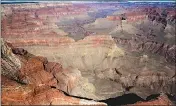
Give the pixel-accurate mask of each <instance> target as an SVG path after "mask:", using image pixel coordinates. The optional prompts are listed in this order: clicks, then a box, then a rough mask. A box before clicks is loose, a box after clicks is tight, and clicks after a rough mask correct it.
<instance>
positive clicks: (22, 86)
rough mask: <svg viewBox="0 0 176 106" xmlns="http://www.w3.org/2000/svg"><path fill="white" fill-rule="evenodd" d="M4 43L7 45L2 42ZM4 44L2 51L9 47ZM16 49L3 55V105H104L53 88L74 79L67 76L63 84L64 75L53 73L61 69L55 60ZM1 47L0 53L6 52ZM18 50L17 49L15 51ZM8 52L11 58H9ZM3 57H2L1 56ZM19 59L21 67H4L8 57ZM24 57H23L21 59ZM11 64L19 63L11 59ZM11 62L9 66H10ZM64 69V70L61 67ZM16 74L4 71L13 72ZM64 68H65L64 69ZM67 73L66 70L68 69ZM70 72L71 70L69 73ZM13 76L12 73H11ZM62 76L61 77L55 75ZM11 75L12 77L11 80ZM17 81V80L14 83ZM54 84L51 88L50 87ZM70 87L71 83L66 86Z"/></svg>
mask: <svg viewBox="0 0 176 106" xmlns="http://www.w3.org/2000/svg"><path fill="white" fill-rule="evenodd" d="M2 44H3V47H4V45H6V43H5V42H2ZM5 47H6V48H3V50H4V51H7V50H11V48H10V47H9V46H8V45H6V46H5ZM13 49H14V50H16V51H15V52H14V53H15V54H16V55H15V54H13V52H12V51H11V55H5V56H6V57H4V58H5V59H7V64H1V66H2V67H4V68H3V69H2V75H1V78H2V104H4V105H106V104H104V103H99V102H95V101H88V100H83V99H77V98H73V97H68V96H65V94H64V93H63V92H62V91H60V90H58V89H56V88H59V89H61V90H63V89H62V88H63V87H67V86H69V84H72V85H73V86H75V85H76V83H77V82H73V81H74V80H73V79H72V77H68V79H67V80H66V81H71V82H69V83H67V82H65V84H66V85H62V83H61V82H58V81H62V80H64V79H65V77H64V75H62V74H60V75H61V76H58V77H55V76H57V75H59V73H62V72H63V71H64V70H63V69H62V67H61V65H60V64H58V63H52V62H48V61H47V59H46V58H44V57H39V56H29V57H26V55H24V54H21V52H19V51H24V50H21V49H17V48H16V49H15V48H13ZM4 51H3V52H2V54H5V53H6V52H5V53H4ZM17 51H18V52H17ZM11 56H13V57H12V59H11ZM4 58H3V59H4ZM9 58H10V59H11V60H12V62H13V61H14V60H17V59H18V61H19V63H22V64H21V68H18V69H16V70H6V67H8V64H9V63H10V62H11V61H9V60H8V59H9ZM20 60H23V61H20ZM14 66H18V64H15V63H14ZM14 66H9V68H13V67H14ZM62 70H63V71H62ZM13 71H15V72H14V73H15V74H4V73H7V72H9V73H12V72H13ZM64 72H67V71H64ZM68 74H69V73H68ZM70 75H71V74H70ZM14 76H15V77H14ZM60 77H62V78H63V79H58V78H60ZM11 79H12V80H11ZM17 81H18V82H19V83H17ZM52 87H54V88H52ZM69 87H70V86H69Z"/></svg>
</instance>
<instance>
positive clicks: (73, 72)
mask: <svg viewBox="0 0 176 106" xmlns="http://www.w3.org/2000/svg"><path fill="white" fill-rule="evenodd" d="M102 5H103V6H104V7H103V8H107V9H109V8H112V7H115V6H114V4H111V5H110V4H107V5H105V4H85V5H81V4H75V5H73V4H63V5H62V4H53V3H51V4H50V3H49V4H48V3H41V4H40V3H36V4H35V3H34V4H30V6H29V5H28V4H25V5H22V4H18V5H17V4H16V5H15V4H12V5H3V11H2V13H3V14H2V15H3V18H2V20H1V23H2V37H3V39H2V38H1V56H2V57H1V67H2V74H1V77H2V104H4V105H107V104H105V103H102V102H98V101H101V100H103V102H104V101H106V100H107V99H110V98H118V97H121V96H124V95H127V94H131V93H133V94H136V95H138V96H140V98H141V99H143V100H144V101H141V102H137V103H136V104H134V105H138V104H139V105H142V104H162V103H163V104H166V105H170V104H171V103H170V101H169V98H167V96H166V95H161V96H160V97H159V98H158V99H157V100H152V101H147V99H146V98H147V97H148V96H150V95H152V94H168V95H171V96H175V95H176V94H175V89H176V84H175V83H176V75H175V62H176V58H175V57H176V55H175V51H176V46H175V44H173V45H172V44H168V43H167V42H166V41H165V38H168V37H170V36H171V37H173V32H174V30H173V25H172V24H171V23H174V19H172V18H174V17H172V18H171V17H170V18H169V19H168V20H167V18H166V14H165V12H164V11H163V12H162V14H160V16H159V17H156V15H157V14H158V13H160V12H157V11H154V10H151V11H149V12H146V14H147V15H148V19H149V20H150V21H149V20H148V19H147V22H149V24H148V25H150V24H151V25H153V26H152V27H156V26H158V27H156V29H157V28H158V29H157V31H159V32H161V33H166V32H168V35H167V36H165V35H164V36H163V35H161V36H160V35H159V34H158V35H157V34H156V33H153V30H155V28H153V29H152V28H151V30H150V31H148V32H146V33H144V34H141V33H139V32H140V31H141V30H143V29H144V28H141V29H140V28H138V27H136V26H137V25H136V26H135V25H133V24H132V23H129V22H127V23H124V25H125V26H124V27H126V29H124V30H123V34H122V33H118V32H119V31H120V30H121V29H118V28H116V26H117V25H116V24H117V23H118V22H113V21H112V20H113V17H111V16H110V15H109V17H107V18H99V19H94V18H95V17H96V16H95V17H94V18H92V17H90V16H89V15H88V12H91V11H94V9H96V8H99V9H103V8H102V7H101V6H102ZM31 6H32V7H31ZM97 6H98V7H97ZM30 7H31V8H30ZM100 7H101V8H100ZM130 9H133V8H129V9H127V10H128V11H130ZM142 9H143V7H140V9H139V11H134V13H138V12H139V13H140V14H136V15H135V14H130V12H128V14H127V15H128V19H132V20H133V19H134V20H135V21H137V20H136V19H142V20H143V18H144V17H145V14H143V13H144V12H141V11H142ZM131 13H133V12H131ZM100 15H104V14H103V13H102V14H100ZM138 15H139V16H138ZM167 15H168V16H170V15H169V14H167ZM72 16H73V17H72ZM67 18H68V20H64V19H67ZM111 18H112V20H111ZM160 18H161V19H160ZM89 19H90V20H89ZM107 19H110V20H107ZM75 20H76V21H75ZM85 20H87V21H85ZM94 20H96V21H95V22H93V21H94ZM70 21H74V22H76V23H74V22H73V23H72V24H73V26H72V24H67V23H69V22H70ZM169 22H170V23H169ZM106 23H109V24H108V25H105V24H106ZM62 24H66V25H62ZM74 24H76V25H74ZM102 24H104V26H102ZM112 24H113V25H112ZM138 24H143V23H138ZM168 24H169V25H170V26H169V25H168ZM68 25H69V26H68ZM83 25H85V26H83ZM162 25H164V26H163V29H162V30H160V29H161V27H162ZM86 26H90V27H91V26H94V27H95V28H97V29H99V28H100V29H101V28H102V29H105V30H103V31H102V29H101V31H102V32H105V34H95V33H94V34H90V33H89V34H86V37H85V36H81V37H84V38H83V39H79V40H78V37H77V33H80V32H82V31H83V32H84V33H88V32H91V31H87V30H88V29H86V28H85V27H86ZM139 26H140V25H139ZM70 27H71V29H69V28H70ZM78 27H79V28H78ZM94 27H92V30H95V28H94ZM109 27H111V28H109ZM108 28H109V29H108ZM65 29H67V30H65ZM80 29H81V30H80ZM97 29H96V30H97ZM68 30H71V31H72V30H73V32H71V33H69V32H68ZM147 30H148V29H147ZM101 31H100V32H101ZM157 31H155V32H157ZM74 32H76V33H74ZM97 32H98V31H97ZM109 32H111V33H110V34H112V36H113V37H112V36H111V35H107V34H108V33H109ZM125 32H127V33H128V34H127V35H126V33H125ZM141 32H145V30H144V31H141ZM72 33H74V35H73V34H72ZM69 34H71V35H69ZM113 34H114V35H113ZM118 34H122V35H118ZM70 36H71V37H73V38H71V37H70ZM74 37H75V38H74ZM79 37H80V36H79ZM159 37H161V39H163V41H160V40H158V38H159ZM77 40H78V41H77ZM82 98H84V99H82ZM86 99H87V100H86ZM89 99H91V100H89ZM165 101H166V102H165Z"/></svg>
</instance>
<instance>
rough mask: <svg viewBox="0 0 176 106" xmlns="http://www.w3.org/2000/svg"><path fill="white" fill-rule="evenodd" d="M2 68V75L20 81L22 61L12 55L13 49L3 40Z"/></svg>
mask: <svg viewBox="0 0 176 106" xmlns="http://www.w3.org/2000/svg"><path fill="white" fill-rule="evenodd" d="M1 68H2V71H1V72H2V74H3V75H7V76H9V77H10V78H14V79H15V80H17V79H18V70H19V69H20V68H21V61H20V60H19V59H18V58H17V57H16V56H15V55H14V54H13V53H12V49H11V48H10V47H9V46H8V45H7V44H6V43H5V41H4V40H3V39H2V38H1Z"/></svg>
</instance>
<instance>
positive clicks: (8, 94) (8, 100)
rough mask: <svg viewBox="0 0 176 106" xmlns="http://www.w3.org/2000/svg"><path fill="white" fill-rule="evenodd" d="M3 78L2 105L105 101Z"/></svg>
mask: <svg viewBox="0 0 176 106" xmlns="http://www.w3.org/2000/svg"><path fill="white" fill-rule="evenodd" d="M1 79H2V95H1V100H2V105H98V106H100V105H101V106H106V104H105V103H100V102H95V101H88V100H84V99H77V98H73V97H69V96H65V95H64V93H63V92H61V91H59V90H57V89H54V88H50V87H49V86H40V87H34V86H31V85H21V84H19V83H17V82H15V81H12V80H9V79H8V78H6V77H5V76H1Z"/></svg>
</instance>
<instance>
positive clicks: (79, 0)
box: [1, 0, 176, 3]
mask: <svg viewBox="0 0 176 106" xmlns="http://www.w3.org/2000/svg"><path fill="white" fill-rule="evenodd" d="M1 2H2V3H3V2H7V3H8V2H9V3H11V2H12V3H15V2H17V3H20V2H24V3H25V2H71V3H107V2H108V3H119V2H176V0H144V1H140V0H108V1H105V0H96V1H91V0H48V1H47V0H1Z"/></svg>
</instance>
